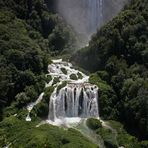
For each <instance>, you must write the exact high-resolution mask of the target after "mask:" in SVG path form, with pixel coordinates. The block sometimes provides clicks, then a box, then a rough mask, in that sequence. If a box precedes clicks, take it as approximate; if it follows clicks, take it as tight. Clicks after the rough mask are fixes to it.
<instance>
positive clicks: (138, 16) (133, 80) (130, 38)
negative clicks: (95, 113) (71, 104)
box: [73, 0, 148, 139]
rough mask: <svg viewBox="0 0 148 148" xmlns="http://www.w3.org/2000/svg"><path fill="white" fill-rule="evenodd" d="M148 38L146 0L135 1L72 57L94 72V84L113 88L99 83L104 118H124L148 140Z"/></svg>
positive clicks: (122, 119) (125, 121) (123, 120)
mask: <svg viewBox="0 0 148 148" xmlns="http://www.w3.org/2000/svg"><path fill="white" fill-rule="evenodd" d="M147 39H148V3H147V0H132V1H131V2H130V4H128V5H127V6H126V7H125V9H124V10H123V11H121V12H120V14H119V15H118V16H117V17H115V18H114V19H113V20H112V21H110V22H109V23H107V24H106V25H105V26H103V27H102V28H101V29H100V30H99V31H98V32H97V33H96V34H95V35H94V36H93V37H92V39H91V41H90V43H89V46H88V47H85V48H83V49H81V50H79V51H78V52H77V53H76V54H75V55H74V56H73V57H74V58H73V60H74V61H75V62H76V63H77V64H79V66H81V67H83V68H84V69H86V70H88V71H91V72H95V74H93V75H92V78H93V81H94V83H98V84H99V83H100V82H101V83H102V81H103V83H105V84H106V85H107V86H109V87H110V88H111V90H112V91H111V92H110V93H109V92H108V93H106V92H105V90H104V87H102V86H100V87H102V89H101V93H100V99H99V100H100V114H101V117H102V118H104V119H114V120H119V121H121V122H122V123H124V125H125V127H126V129H127V130H128V131H129V132H130V133H132V134H133V135H136V136H137V137H139V139H148V135H147V133H148V122H147V121H148V102H147V99H148V98H147V97H148V69H147V68H148V40H147ZM107 86H106V89H107V88H108V87H107ZM113 94H114V95H113Z"/></svg>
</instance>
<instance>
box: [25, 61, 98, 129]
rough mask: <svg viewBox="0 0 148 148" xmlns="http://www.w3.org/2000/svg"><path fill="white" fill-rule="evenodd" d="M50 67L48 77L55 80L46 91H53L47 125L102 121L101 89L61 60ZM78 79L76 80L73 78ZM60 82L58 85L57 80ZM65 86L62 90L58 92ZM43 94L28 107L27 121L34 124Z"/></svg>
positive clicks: (48, 85) (47, 85)
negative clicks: (34, 112) (99, 95)
mask: <svg viewBox="0 0 148 148" xmlns="http://www.w3.org/2000/svg"><path fill="white" fill-rule="evenodd" d="M52 62H53V63H52V64H50V65H49V66H48V72H49V73H48V74H47V76H48V75H50V76H51V78H52V80H51V81H50V82H49V83H48V84H46V85H45V87H51V86H53V87H54V91H53V92H52V94H51V96H50V98H49V114H48V119H47V121H46V122H47V123H49V124H53V125H59V126H60V125H63V126H69V125H75V124H77V123H79V122H80V120H81V119H82V118H88V117H99V112H98V88H97V86H96V85H92V84H90V83H89V82H88V81H89V77H88V76H86V75H85V74H84V73H82V72H80V71H79V70H76V69H74V68H73V67H72V64H71V63H68V62H64V61H62V59H59V60H53V61H52ZM72 75H73V77H75V80H74V78H73V77H72ZM55 79H58V82H55V81H54V80H55ZM63 83H65V85H64V86H63V88H61V89H59V86H61V85H62V84H63ZM43 96H44V93H42V94H41V95H40V96H39V98H38V99H37V101H36V102H35V103H31V104H29V105H28V107H27V109H28V112H29V113H28V116H27V117H26V121H31V118H30V115H29V114H30V112H31V110H32V109H33V107H34V106H35V105H37V104H38V103H40V101H42V99H43Z"/></svg>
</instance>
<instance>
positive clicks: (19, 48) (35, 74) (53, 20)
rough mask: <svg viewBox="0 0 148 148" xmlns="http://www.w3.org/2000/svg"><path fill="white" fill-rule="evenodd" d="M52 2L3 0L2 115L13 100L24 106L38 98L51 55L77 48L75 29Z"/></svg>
mask: <svg viewBox="0 0 148 148" xmlns="http://www.w3.org/2000/svg"><path fill="white" fill-rule="evenodd" d="M49 3H50V4H51V3H53V1H52V0H50V1H43V0H1V1H0V79H1V81H0V118H2V110H3V108H4V107H5V106H9V105H10V104H11V103H12V102H14V101H17V102H18V105H17V106H19V104H20V106H19V107H22V106H24V105H26V103H28V102H30V101H31V100H33V99H36V98H37V96H38V95H39V93H40V92H41V91H42V90H43V88H44V84H45V77H44V72H46V71H47V65H48V64H49V61H50V57H51V55H55V53H59V54H60V52H62V50H63V49H65V48H69V49H71V48H73V43H74V42H75V37H74V33H73V32H72V30H71V28H70V27H68V26H66V25H65V23H64V22H63V20H62V18H60V17H59V16H58V15H57V14H55V13H54V11H53V7H50V5H49ZM52 6H53V5H52ZM30 91H32V94H30ZM20 100H21V101H20ZM22 102H23V103H22Z"/></svg>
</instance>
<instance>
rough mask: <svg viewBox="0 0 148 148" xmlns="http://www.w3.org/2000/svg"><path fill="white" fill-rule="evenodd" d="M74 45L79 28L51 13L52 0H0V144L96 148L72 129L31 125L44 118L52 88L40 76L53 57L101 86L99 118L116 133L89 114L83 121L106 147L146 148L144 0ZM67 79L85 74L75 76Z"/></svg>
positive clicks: (147, 19)
mask: <svg viewBox="0 0 148 148" xmlns="http://www.w3.org/2000/svg"><path fill="white" fill-rule="evenodd" d="M79 42H80V41H79V36H78V35H77V33H76V32H75V31H74V30H73V28H72V27H71V26H70V25H68V24H67V22H65V21H64V19H63V18H62V16H60V14H58V13H57V12H56V9H55V1H54V0H0V147H2V148H4V147H6V146H8V147H10V148H11V147H12V148H19V147H21V148H30V147H33V148H36V147H37V148H43V147H46V148H70V147H71V148H99V147H100V146H99V145H97V143H94V142H93V141H91V140H90V139H89V138H88V137H86V136H85V135H84V134H82V133H81V132H80V131H78V130H76V129H74V128H68V129H66V130H65V128H62V127H57V126H53V125H49V124H45V125H41V126H39V127H38V128H36V125H38V124H40V123H41V121H42V120H43V119H44V118H45V117H47V112H48V100H47V98H49V97H50V95H51V92H53V89H54V87H50V88H47V89H44V87H45V83H47V82H49V81H50V80H51V78H50V77H46V75H45V74H46V73H47V70H48V65H49V64H51V63H52V59H53V58H55V59H56V58H58V57H62V58H64V59H66V60H68V61H70V62H72V63H73V64H74V65H75V66H76V67H78V68H79V69H81V70H82V71H84V72H86V73H87V74H89V75H90V77H89V82H90V83H91V84H95V85H97V86H98V88H99V90H98V102H99V103H98V104H99V115H100V118H101V119H102V120H104V121H107V123H109V125H110V126H111V127H112V128H113V129H115V130H116V132H114V130H112V129H110V128H107V129H106V128H104V127H103V123H101V121H99V120H97V119H94V118H90V119H87V121H86V125H87V126H88V128H89V129H90V130H91V131H92V133H94V135H95V136H96V137H99V136H101V139H102V140H103V141H104V145H105V148H118V147H119V146H124V147H125V148H147V147H148V2H147V0H130V2H128V4H126V5H125V6H124V8H123V10H122V11H121V12H120V13H119V14H118V15H117V16H116V17H114V18H113V19H112V20H110V21H108V22H107V23H106V24H105V25H103V26H102V27H101V28H100V29H99V30H98V31H97V32H96V33H95V34H93V35H92V37H91V39H90V41H89V45H88V46H86V47H83V48H79V46H78V43H79ZM61 70H62V72H63V73H64V74H67V71H66V70H65V69H64V68H63V69H61ZM70 77H71V79H73V80H77V79H82V75H81V74H80V73H78V77H77V76H76V75H74V74H72V75H70ZM54 81H55V82H53V83H57V82H58V81H59V80H58V79H55V80H54ZM66 84H67V83H66V82H63V83H62V84H61V85H60V86H59V87H58V91H59V90H60V89H61V88H62V87H64V86H66ZM53 86H54V85H53ZM43 90H45V96H44V102H43V103H42V104H40V105H39V106H37V107H36V108H35V109H34V110H33V113H32V116H33V120H32V121H31V122H26V121H25V117H26V115H27V110H26V106H27V105H28V104H29V103H30V102H33V101H35V100H36V99H37V98H38V96H39V95H40V94H41V93H42V91H43ZM16 114H17V116H15V115H16ZM80 127H81V125H80ZM83 128H85V127H83ZM114 136H115V137H116V139H114Z"/></svg>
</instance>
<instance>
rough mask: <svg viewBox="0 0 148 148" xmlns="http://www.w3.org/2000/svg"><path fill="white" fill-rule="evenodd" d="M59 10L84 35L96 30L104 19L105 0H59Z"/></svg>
mask: <svg viewBox="0 0 148 148" xmlns="http://www.w3.org/2000/svg"><path fill="white" fill-rule="evenodd" d="M57 11H58V12H59V13H60V14H61V15H62V16H63V18H64V19H65V20H66V21H67V23H68V24H70V25H71V26H73V28H74V29H75V31H76V32H77V33H79V34H83V35H84V36H90V35H92V34H93V33H94V32H96V30H97V28H99V27H100V26H101V24H102V21H103V0H73V1H72V0H57Z"/></svg>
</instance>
